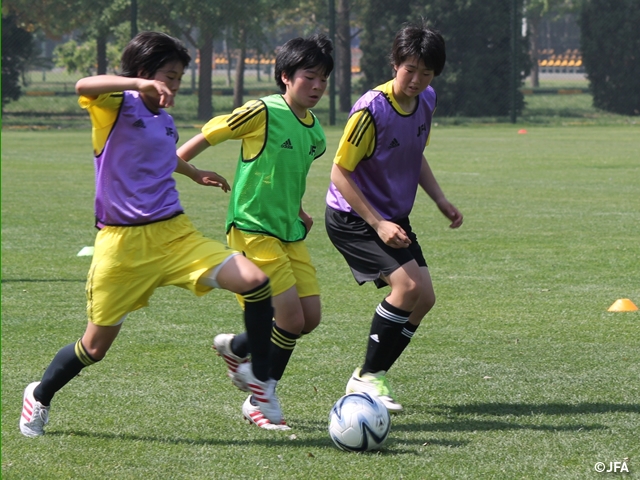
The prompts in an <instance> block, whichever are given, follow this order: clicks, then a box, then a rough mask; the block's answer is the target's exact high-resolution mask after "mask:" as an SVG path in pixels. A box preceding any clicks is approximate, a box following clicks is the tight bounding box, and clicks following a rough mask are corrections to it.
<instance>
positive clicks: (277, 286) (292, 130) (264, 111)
mask: <svg viewBox="0 0 640 480" xmlns="http://www.w3.org/2000/svg"><path fill="white" fill-rule="evenodd" d="M332 50H333V48H332V45H331V42H330V41H329V40H328V39H327V38H326V37H325V36H323V35H314V36H312V37H309V38H295V39H293V40H289V41H288V42H286V43H285V44H284V45H283V46H282V47H281V48H280V50H279V51H278V54H277V56H276V65H275V79H276V82H277V84H278V86H279V87H280V90H281V92H282V94H276V95H270V96H267V97H264V98H261V99H259V100H251V101H249V102H247V103H246V104H245V105H243V106H242V107H240V108H237V109H236V110H234V111H233V112H232V113H230V114H227V115H220V116H217V117H215V118H213V119H211V120H210V121H209V122H208V123H207V124H206V125H205V126H204V127H203V128H202V133H200V134H198V135H196V136H195V137H193V138H192V139H191V140H189V141H187V142H186V143H185V144H184V145H183V146H182V147H180V148H179V149H178V156H179V157H180V158H182V159H183V160H185V161H187V162H188V161H190V160H191V159H192V158H194V157H195V156H196V155H198V154H200V153H201V152H203V151H204V150H205V149H206V148H208V147H210V146H214V145H217V144H219V143H222V142H224V141H226V140H230V139H236V140H241V141H242V148H241V150H240V155H239V159H238V165H237V168H236V174H235V179H234V185H233V188H232V190H231V199H230V201H229V210H228V212H227V221H226V231H227V242H228V243H229V246H230V247H232V248H233V249H235V250H238V251H241V252H243V253H244V254H245V255H246V257H247V258H249V259H251V260H252V261H253V262H254V263H255V264H256V265H258V267H260V269H261V270H262V271H263V272H265V273H266V274H267V275H268V276H269V278H270V280H271V286H272V290H273V300H272V301H273V307H274V310H275V313H274V317H275V322H274V324H273V329H272V332H271V351H270V359H271V370H270V373H269V376H270V377H271V378H274V379H276V380H280V379H281V378H282V375H283V373H284V370H285V368H286V366H287V363H288V362H289V359H290V358H291V354H292V353H293V349H294V348H295V346H296V341H297V339H298V338H299V337H300V336H301V335H303V334H307V333H310V332H311V331H313V330H314V329H315V328H316V327H317V326H318V324H319V323H320V316H321V313H320V310H321V307H320V288H319V285H318V280H317V278H316V269H315V267H314V266H313V264H312V263H311V258H310V256H309V253H308V251H307V247H306V245H305V243H304V239H305V237H306V236H307V234H308V233H309V230H310V229H311V226H312V225H313V219H312V218H311V216H309V215H308V214H307V213H306V212H305V211H304V209H303V208H302V197H303V196H304V192H305V189H306V181H307V174H308V172H309V169H310V168H311V164H312V162H313V161H314V160H315V159H316V158H318V157H320V156H321V155H322V154H324V152H325V150H326V146H327V142H326V138H325V135H324V132H323V130H322V127H321V126H320V123H319V122H318V119H317V118H316V117H315V115H314V114H313V113H312V112H311V110H310V108H313V107H315V105H316V104H317V103H318V101H319V100H320V98H322V95H323V94H324V91H325V90H326V88H327V79H328V77H329V75H330V73H331V71H332V70H333V58H332V57H331V52H332ZM238 300H239V301H240V303H241V304H242V305H243V301H242V299H241V298H240V297H238ZM243 307H244V305H243ZM214 347H215V349H216V350H217V352H218V354H219V355H220V356H222V357H223V358H224V360H225V361H226V363H227V367H228V372H227V373H228V375H229V377H230V378H231V380H232V381H233V383H234V385H236V386H237V387H238V388H240V389H241V390H245V391H247V392H249V391H250V390H249V387H248V385H247V381H246V373H245V372H248V371H249V370H250V368H249V365H250V363H249V360H250V355H251V352H250V351H249V344H248V342H247V337H246V334H240V335H233V334H227V333H223V334H220V335H217V336H216V337H215V338H214ZM242 412H243V415H244V417H245V418H246V419H247V420H249V421H250V422H251V423H253V424H255V425H257V426H259V427H261V428H266V429H277V430H288V429H289V427H288V426H287V425H286V423H285V421H284V420H283V421H282V423H281V424H277V425H276V424H273V423H272V422H270V421H269V420H268V419H267V418H265V417H264V416H263V415H262V414H261V413H260V410H259V408H258V405H257V401H256V399H255V398H254V397H253V396H252V395H249V397H248V398H247V399H246V401H245V402H244V404H243V407H242Z"/></svg>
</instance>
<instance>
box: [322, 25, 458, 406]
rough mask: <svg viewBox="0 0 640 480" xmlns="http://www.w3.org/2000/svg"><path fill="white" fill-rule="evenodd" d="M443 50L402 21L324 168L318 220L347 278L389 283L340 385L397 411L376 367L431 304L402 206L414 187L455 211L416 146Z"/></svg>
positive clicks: (424, 140)
mask: <svg viewBox="0 0 640 480" xmlns="http://www.w3.org/2000/svg"><path fill="white" fill-rule="evenodd" d="M445 59H446V54H445V44H444V39H443V38H442V36H441V35H440V34H439V33H438V32H436V31H434V30H432V29H430V28H429V27H427V26H426V25H422V26H416V25H406V26H405V27H403V28H402V29H401V30H400V31H399V32H398V33H397V35H396V38H395V40H394V43H393V48H392V52H391V60H392V66H393V70H394V78H393V80H390V81H389V82H387V83H385V84H383V85H380V86H378V87H376V88H375V89H373V90H370V91H369V92H367V93H365V94H364V95H363V96H362V97H361V98H360V99H359V100H358V101H357V102H356V103H355V105H354V106H353V108H352V109H351V113H350V117H349V120H348V122H347V126H346V127H345V130H344V134H343V135H342V139H341V140H340V144H339V146H338V151H337V152H336V157H335V159H334V165H333V167H332V170H331V185H330V186H329V191H328V192H327V209H326V214H325V225H326V228H327V233H328V234H329V238H330V239H331V242H332V243H333V244H334V246H335V247H336V248H337V249H338V251H339V252H340V253H341V254H342V255H343V256H344V258H345V260H346V261H347V263H348V265H349V267H350V268H351V271H352V273H353V275H354V277H355V279H356V281H357V282H358V283H359V284H360V285H362V284H363V283H365V282H367V281H373V282H374V283H375V284H376V285H377V286H378V287H379V288H380V287H383V286H385V285H389V286H391V292H390V293H389V295H388V296H386V298H385V299H384V300H383V301H382V302H381V303H380V304H379V305H378V306H377V308H376V310H375V313H374V315H373V321H372V323H371V331H370V333H369V341H368V346H367V352H366V356H365V361H364V363H363V365H362V367H359V368H356V370H355V371H354V372H353V375H352V376H351V378H350V379H349V382H348V383H347V388H346V392H347V393H351V392H367V393H370V394H373V395H376V396H377V397H379V398H380V399H381V400H382V401H383V403H384V404H385V405H386V406H387V408H388V409H389V410H390V411H392V412H393V411H396V412H397V411H400V410H402V406H401V405H400V403H398V402H397V401H396V400H395V398H394V396H393V393H392V391H391V388H390V386H389V383H388V381H387V378H386V373H387V372H388V371H389V369H390V368H391V366H392V365H393V364H394V363H395V361H396V360H397V359H398V357H399V356H400V355H401V354H402V352H403V351H404V349H405V348H406V347H407V345H408V344H409V341H410V340H411V337H413V335H414V333H415V331H416V329H417V328H418V325H419V324H420V321H421V320H422V319H423V318H424V316H425V315H426V314H427V312H429V310H430V309H431V308H432V307H433V305H434V303H435V294H434V291H433V286H432V283H431V276H430V275H429V269H428V267H427V263H426V261H425V259H424V256H423V254H422V250H421V248H420V245H419V244H418V241H417V237H416V235H415V233H414V232H413V231H412V229H411V224H410V222H409V214H410V213H411V209H412V208H413V204H414V202H415V199H416V193H417V190H418V186H419V187H420V188H422V189H423V190H424V191H425V192H426V193H427V195H429V197H430V198H431V199H432V200H433V201H434V202H435V203H436V205H437V206H438V208H439V209H440V211H441V212H442V213H443V214H444V215H445V217H447V218H448V219H449V220H450V221H451V225H450V227H451V228H458V227H459V226H460V225H462V214H461V213H460V211H458V209H457V208H456V207H455V206H453V205H452V204H451V203H450V202H449V201H448V200H447V198H446V197H445V195H444V193H443V192H442V190H441V188H440V186H439V185H438V182H437V181H436V179H435V177H434V175H433V172H432V171H431V168H430V167H429V163H428V162H427V160H426V158H425V157H424V155H423V151H424V148H425V146H426V145H428V143H429V135H430V132H431V120H432V117H433V112H434V110H435V108H436V104H437V97H436V93H435V91H434V89H433V88H432V87H431V86H430V84H431V81H432V80H433V78H434V77H436V76H438V75H440V73H441V72H442V70H443V68H444V64H445Z"/></svg>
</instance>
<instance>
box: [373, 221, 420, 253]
mask: <svg viewBox="0 0 640 480" xmlns="http://www.w3.org/2000/svg"><path fill="white" fill-rule="evenodd" d="M375 230H376V232H377V233H378V236H379V237H380V238H381V239H382V241H383V242H384V243H385V244H386V245H388V246H390V247H392V248H407V247H408V246H409V245H411V240H410V239H409V237H408V235H407V233H406V232H405V231H404V230H403V229H402V227H400V225H398V224H396V223H393V222H389V221H388V220H382V221H380V223H378V225H377V226H376V229H375Z"/></svg>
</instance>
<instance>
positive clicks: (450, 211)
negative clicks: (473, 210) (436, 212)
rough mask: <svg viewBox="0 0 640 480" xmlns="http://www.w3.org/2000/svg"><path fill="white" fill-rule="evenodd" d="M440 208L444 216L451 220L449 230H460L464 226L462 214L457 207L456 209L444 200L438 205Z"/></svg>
mask: <svg viewBox="0 0 640 480" xmlns="http://www.w3.org/2000/svg"><path fill="white" fill-rule="evenodd" d="M438 208H439V209H440V211H441V212H442V214H443V215H444V216H445V217H447V218H448V219H449V220H451V225H449V228H458V227H459V226H460V225H462V213H460V210H458V209H457V208H456V207H454V206H453V205H452V204H451V203H449V201H447V200H444V201H441V202H440V203H438Z"/></svg>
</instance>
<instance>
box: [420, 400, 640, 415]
mask: <svg viewBox="0 0 640 480" xmlns="http://www.w3.org/2000/svg"><path fill="white" fill-rule="evenodd" d="M430 410H436V413H439V414H451V413H454V414H456V415H468V414H474V415H494V416H504V415H516V416H532V415H590V414H595V413H612V412H622V413H638V414H640V405H639V404H632V403H606V402H589V403H576V404H567V403H541V404H536V403H470V404H466V405H455V406H451V405H433V406H432V407H431V408H430Z"/></svg>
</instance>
